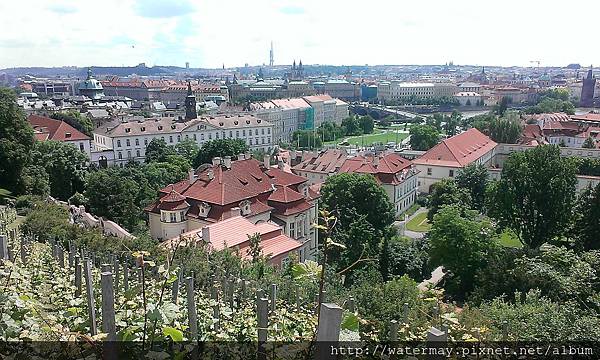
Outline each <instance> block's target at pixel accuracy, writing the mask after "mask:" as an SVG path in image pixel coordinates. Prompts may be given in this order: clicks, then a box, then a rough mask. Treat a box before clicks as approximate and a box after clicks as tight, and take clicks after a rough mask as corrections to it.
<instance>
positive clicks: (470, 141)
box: [413, 128, 498, 167]
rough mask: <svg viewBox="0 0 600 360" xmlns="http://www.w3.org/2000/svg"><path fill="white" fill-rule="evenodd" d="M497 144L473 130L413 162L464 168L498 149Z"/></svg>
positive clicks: (438, 146) (456, 136) (436, 147)
mask: <svg viewBox="0 0 600 360" xmlns="http://www.w3.org/2000/svg"><path fill="white" fill-rule="evenodd" d="M496 145H498V144H496V142H494V141H492V139H490V138H489V137H487V136H486V135H484V134H483V133H482V132H481V131H479V130H477V129H475V128H472V129H469V130H467V131H465V132H463V133H460V134H458V135H454V136H453V137H451V138H449V139H444V140H442V142H440V143H439V144H437V145H436V146H434V147H432V148H431V149H429V150H427V152H426V153H425V154H423V155H422V156H421V157H419V158H417V159H415V160H413V163H415V164H418V165H438V166H449V167H464V166H467V165H468V164H470V163H472V162H473V161H476V160H477V159H479V158H480V157H482V156H483V155H484V154H486V153H488V152H489V151H491V150H493V149H494V148H495V147H496Z"/></svg>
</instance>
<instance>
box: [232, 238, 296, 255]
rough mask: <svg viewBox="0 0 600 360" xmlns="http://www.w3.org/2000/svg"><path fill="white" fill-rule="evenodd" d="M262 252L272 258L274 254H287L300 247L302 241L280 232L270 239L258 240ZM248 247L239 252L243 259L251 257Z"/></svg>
mask: <svg viewBox="0 0 600 360" xmlns="http://www.w3.org/2000/svg"><path fill="white" fill-rule="evenodd" d="M260 247H261V250H262V254H263V255H265V256H267V257H269V258H274V257H276V256H279V255H282V254H287V253H289V252H290V251H294V250H296V249H299V248H300V247H302V243H301V242H299V241H297V240H294V239H292V238H290V237H288V236H287V235H284V234H281V235H278V236H275V237H273V238H270V239H266V240H263V241H261V242H260ZM249 251H250V248H249V247H248V248H245V249H244V250H243V251H242V252H241V253H242V257H243V258H244V259H251V258H252V257H251V256H250V254H249Z"/></svg>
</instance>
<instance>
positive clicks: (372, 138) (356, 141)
mask: <svg viewBox="0 0 600 360" xmlns="http://www.w3.org/2000/svg"><path fill="white" fill-rule="evenodd" d="M396 131H398V138H397V139H396V133H395V132H396ZM400 131H402V129H394V130H388V131H386V132H384V131H383V130H379V129H376V130H375V131H374V132H373V134H369V135H362V136H353V137H351V138H349V139H348V142H349V143H350V144H352V145H356V146H363V145H364V146H370V145H372V144H374V143H381V144H386V143H388V142H390V141H393V142H396V140H398V142H401V141H402V140H404V139H406V138H407V137H408V134H407V133H404V132H400Z"/></svg>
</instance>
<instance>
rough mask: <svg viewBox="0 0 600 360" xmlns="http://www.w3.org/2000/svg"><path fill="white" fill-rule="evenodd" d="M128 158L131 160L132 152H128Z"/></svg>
mask: <svg viewBox="0 0 600 360" xmlns="http://www.w3.org/2000/svg"><path fill="white" fill-rule="evenodd" d="M127 158H128V159H131V150H127Z"/></svg>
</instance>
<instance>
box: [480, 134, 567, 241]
mask: <svg viewBox="0 0 600 360" xmlns="http://www.w3.org/2000/svg"><path fill="white" fill-rule="evenodd" d="M576 182H577V180H576V178H575V165H574V162H573V161H572V160H571V159H569V158H562V157H561V156H560V150H559V148H558V147H557V146H553V145H543V146H538V147H535V148H533V149H530V150H527V151H523V152H516V153H512V154H511V155H510V156H509V158H508V159H507V160H506V162H505V164H504V167H503V168H502V177H501V179H500V180H499V181H498V182H497V183H492V185H491V186H490V189H489V190H488V193H487V195H486V197H488V201H487V204H486V205H487V206H486V207H487V208H488V209H489V214H490V216H492V217H493V218H494V219H496V220H497V221H498V224H499V225H500V226H501V227H506V228H510V229H512V230H513V231H515V233H516V234H517V236H518V237H519V239H520V240H521V242H522V243H524V244H525V245H527V246H529V247H530V248H538V247H539V246H540V245H542V244H543V243H545V242H551V241H552V240H553V239H554V238H556V237H558V236H561V235H563V234H564V233H565V231H566V229H568V225H569V221H570V219H571V212H572V209H573V202H574V200H575V185H576Z"/></svg>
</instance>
